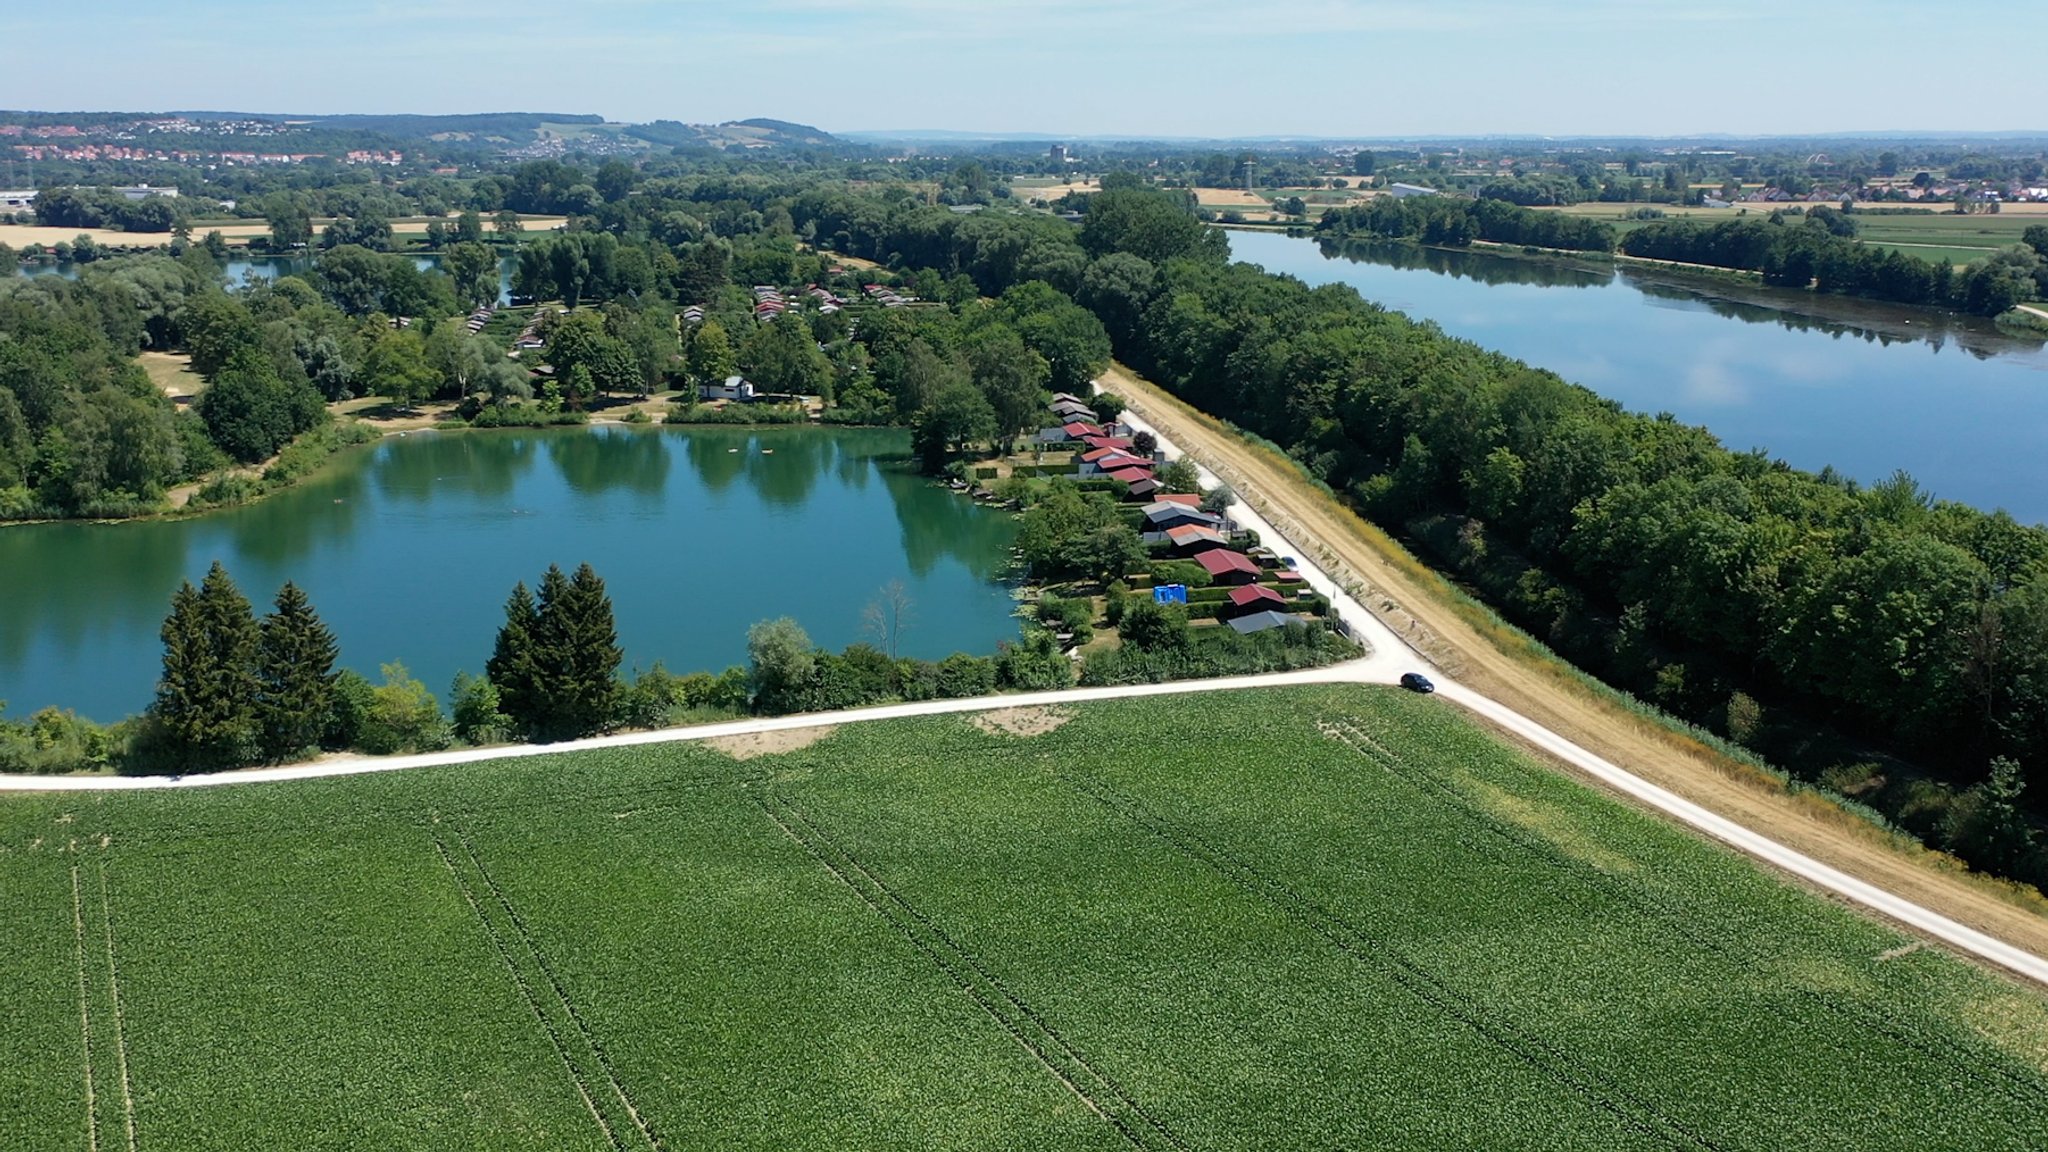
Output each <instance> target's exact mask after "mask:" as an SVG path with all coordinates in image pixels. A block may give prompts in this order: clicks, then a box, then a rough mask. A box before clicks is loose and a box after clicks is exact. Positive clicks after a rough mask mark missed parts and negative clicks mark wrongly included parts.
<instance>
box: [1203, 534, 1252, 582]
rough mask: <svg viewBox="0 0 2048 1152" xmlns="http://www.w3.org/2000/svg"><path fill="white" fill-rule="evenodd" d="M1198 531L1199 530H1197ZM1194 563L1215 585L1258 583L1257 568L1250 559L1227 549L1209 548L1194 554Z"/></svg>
mask: <svg viewBox="0 0 2048 1152" xmlns="http://www.w3.org/2000/svg"><path fill="white" fill-rule="evenodd" d="M1197 531H1199V529H1197ZM1212 535H1213V533H1212ZM1195 563H1197V564H1200V565H1201V566H1202V569H1203V570H1204V571H1206V572H1208V573H1209V578H1210V579H1211V580H1212V581H1214V582H1215V583H1217V584H1223V585H1227V586H1230V587H1236V586H1238V585H1240V584H1256V583H1258V581H1259V566H1258V565H1257V564H1254V563H1252V561H1251V557H1249V556H1246V555H1245V554H1244V553H1242V552H1232V551H1231V550H1230V549H1229V548H1227V547H1223V548H1209V549H1206V550H1204V551H1202V552H1198V553H1196V554H1195Z"/></svg>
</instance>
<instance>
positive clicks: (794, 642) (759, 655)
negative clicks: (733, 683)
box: [747, 616, 818, 712]
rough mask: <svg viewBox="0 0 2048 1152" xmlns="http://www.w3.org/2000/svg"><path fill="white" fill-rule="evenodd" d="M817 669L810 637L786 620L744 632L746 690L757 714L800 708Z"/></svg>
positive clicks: (759, 624)
mask: <svg viewBox="0 0 2048 1152" xmlns="http://www.w3.org/2000/svg"><path fill="white" fill-rule="evenodd" d="M817 667H818V651H817V649H816V648H815V647H814V646H812V644H811V637H810V635H809V634H808V633H806V632H805V631H804V630H803V626H802V625H801V624H798V623H797V622H796V621H794V620H792V619H790V618H789V617H787V616H783V617H780V618H778V619H774V620H763V621H762V622H760V623H758V624H756V625H754V626H753V627H752V628H749V629H747V686H748V687H749V688H750V689H752V691H753V693H754V707H755V708H756V709H758V710H759V711H762V712H788V711H791V710H793V709H795V708H798V707H801V706H802V701H803V697H804V695H805V693H806V692H808V691H809V689H810V685H811V681H812V679H813V678H814V677H815V676H816V674H817Z"/></svg>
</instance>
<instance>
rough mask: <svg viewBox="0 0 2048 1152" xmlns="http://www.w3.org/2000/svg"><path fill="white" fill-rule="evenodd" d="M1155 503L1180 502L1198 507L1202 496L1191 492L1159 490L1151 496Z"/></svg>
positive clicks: (1191, 506)
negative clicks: (1159, 491)
mask: <svg viewBox="0 0 2048 1152" xmlns="http://www.w3.org/2000/svg"><path fill="white" fill-rule="evenodd" d="M1152 502H1153V503H1155V504H1180V505H1184V506H1186V507H1189V508H1200V507H1201V506H1202V498H1201V497H1200V496H1197V495H1196V494H1194V493H1193V492H1161V493H1159V494H1158V495H1156V496H1154V497H1152Z"/></svg>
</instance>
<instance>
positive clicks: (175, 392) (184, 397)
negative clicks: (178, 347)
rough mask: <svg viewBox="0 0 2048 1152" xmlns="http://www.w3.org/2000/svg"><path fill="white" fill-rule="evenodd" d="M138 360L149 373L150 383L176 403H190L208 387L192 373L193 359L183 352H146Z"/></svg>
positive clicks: (197, 375) (196, 374) (198, 376)
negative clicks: (201, 390) (202, 389)
mask: <svg viewBox="0 0 2048 1152" xmlns="http://www.w3.org/2000/svg"><path fill="white" fill-rule="evenodd" d="M137 359H138V360H140V361H141V362H142V370H143V371H144V372H147V373H149V382H150V383H152V384H154V385H156V386H157V387H158V388H161V389H163V392H164V395H166V396H169V397H170V398H171V399H172V400H174V401H178V402H181V403H183V402H188V401H190V400H191V399H192V397H194V396H197V395H198V394H199V390H200V389H201V388H204V387H205V386H206V381H205V380H204V379H202V378H201V377H200V375H199V374H198V373H196V372H194V371H192V357H190V356H187V355H185V354H184V353H182V352H144V353H142V354H141V355H140V356H138V357H137Z"/></svg>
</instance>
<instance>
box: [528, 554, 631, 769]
mask: <svg viewBox="0 0 2048 1152" xmlns="http://www.w3.org/2000/svg"><path fill="white" fill-rule="evenodd" d="M535 637H536V644H535V651H536V653H537V657H538V659H537V663H538V665H539V668H540V673H541V674H540V682H541V691H542V697H543V701H544V703H543V705H542V708H541V722H540V734H541V736H542V738H543V739H548V740H568V739H574V738H576V737H579V736H588V735H590V734H592V733H594V732H597V731H599V730H600V729H602V728H604V727H605V725H606V724H608V723H609V722H610V720H611V717H612V708H613V705H614V703H615V702H616V699H617V696H618V687H619V679H618V676H619V661H620V659H621V657H622V655H623V654H622V653H621V652H620V651H619V634H618V628H617V625H616V623H615V621H614V620H613V617H612V601H611V597H610V596H608V595H606V594H605V590H604V581H603V580H601V579H599V578H598V575H597V573H596V572H594V571H592V570H591V567H590V565H588V564H584V565H581V566H579V567H578V568H577V569H576V575H575V576H574V577H571V578H565V577H563V575H562V570H561V569H560V568H558V567H554V566H550V567H549V568H548V571H547V575H546V576H545V577H543V578H542V580H541V586H540V622H539V627H538V628H537V629H536V632H535Z"/></svg>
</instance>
